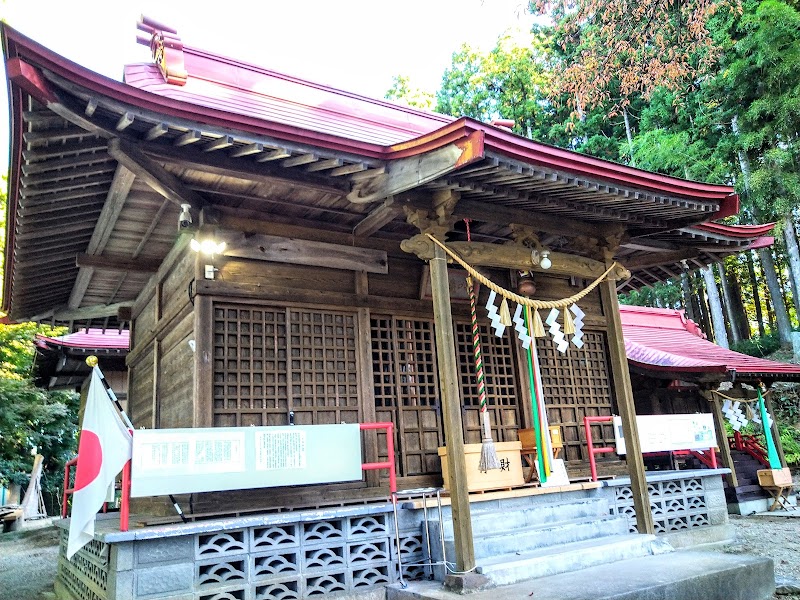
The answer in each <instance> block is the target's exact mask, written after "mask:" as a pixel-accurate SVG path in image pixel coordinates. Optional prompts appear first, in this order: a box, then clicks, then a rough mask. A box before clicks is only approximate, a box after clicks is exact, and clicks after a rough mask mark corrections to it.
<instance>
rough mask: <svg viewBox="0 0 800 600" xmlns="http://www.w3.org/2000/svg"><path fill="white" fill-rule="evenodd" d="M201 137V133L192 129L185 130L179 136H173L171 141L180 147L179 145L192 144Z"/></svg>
mask: <svg viewBox="0 0 800 600" xmlns="http://www.w3.org/2000/svg"><path fill="white" fill-rule="evenodd" d="M202 139H203V134H202V133H200V132H199V131H197V130H196V129H192V130H191V131H187V132H186V133H184V134H183V135H181V136H178V137H177V138H175V141H174V142H173V145H174V146H177V147H179V148H180V147H181V146H188V145H189V144H194V143H196V142H199V141H200V140H202Z"/></svg>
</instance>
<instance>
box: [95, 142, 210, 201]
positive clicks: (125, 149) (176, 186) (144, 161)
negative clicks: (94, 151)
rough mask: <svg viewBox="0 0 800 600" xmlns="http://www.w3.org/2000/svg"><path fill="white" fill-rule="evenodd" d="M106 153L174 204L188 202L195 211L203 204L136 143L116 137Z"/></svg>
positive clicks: (196, 195) (198, 197)
mask: <svg viewBox="0 0 800 600" xmlns="http://www.w3.org/2000/svg"><path fill="white" fill-rule="evenodd" d="M108 153H109V154H110V155H111V156H113V157H114V158H115V159H116V160H117V161H118V162H119V163H120V164H121V165H123V166H125V168H127V169H129V170H130V171H131V172H133V173H134V174H135V175H136V176H137V177H139V178H140V179H142V181H144V182H145V183H147V185H149V186H150V187H151V188H153V189H154V190H155V191H156V192H158V193H159V194H161V195H162V196H164V197H165V198H167V199H168V200H171V201H172V202H174V203H175V204H177V205H181V204H188V205H189V206H191V207H192V208H193V209H194V210H196V211H199V210H200V209H202V208H203V206H204V205H205V201H204V200H203V199H202V198H201V197H200V196H199V195H198V194H197V193H195V192H193V191H192V190H190V189H187V188H186V187H184V185H183V183H182V182H181V181H180V180H179V179H178V178H177V177H175V176H174V175H173V174H172V173H170V172H169V171H167V170H166V169H165V168H164V167H162V166H161V165H160V164H158V163H157V162H155V161H154V160H153V159H151V158H149V157H148V156H146V155H145V154H144V153H143V152H142V150H141V148H140V147H139V146H138V145H134V144H133V143H131V142H128V141H123V140H121V139H119V138H116V139H113V140H111V142H109V144H108Z"/></svg>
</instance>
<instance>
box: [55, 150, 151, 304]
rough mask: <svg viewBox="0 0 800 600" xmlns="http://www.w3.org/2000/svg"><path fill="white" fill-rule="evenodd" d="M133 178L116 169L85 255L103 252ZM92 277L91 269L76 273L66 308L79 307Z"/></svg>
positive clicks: (132, 174) (130, 172) (129, 171)
mask: <svg viewBox="0 0 800 600" xmlns="http://www.w3.org/2000/svg"><path fill="white" fill-rule="evenodd" d="M135 177H136V176H135V175H134V173H133V172H132V171H131V170H129V169H128V168H126V167H125V166H123V165H119V166H118V167H117V172H116V173H115V174H114V180H113V181H112V182H111V187H110V188H109V190H108V194H107V195H106V201H105V203H104V204H103V210H102V211H101V212H100V217H99V218H98V220H97V225H95V228H94V232H93V233H92V238H91V240H89V245H88V246H87V248H86V253H87V254H101V253H102V252H103V249H104V248H105V247H106V244H107V243H108V240H109V238H110V237H111V233H112V232H113V231H114V226H115V225H116V223H117V219H119V215H120V213H121V212H122V207H123V206H124V205H125V200H126V199H127V198H128V192H130V189H131V186H132V185H133V180H134V179H135ZM93 275H94V269H93V268H91V267H81V269H80V270H79V271H78V276H77V277H76V279H75V284H74V285H73V286H72V292H71V293H70V295H69V300H68V302H67V306H68V307H69V308H70V309H76V308H78V307H79V306H80V305H81V302H83V297H84V296H85V295H86V290H87V289H88V288H89V283H90V282H91V280H92V276H93Z"/></svg>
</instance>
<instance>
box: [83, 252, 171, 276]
mask: <svg viewBox="0 0 800 600" xmlns="http://www.w3.org/2000/svg"><path fill="white" fill-rule="evenodd" d="M160 264H161V261H160V260H144V259H141V258H140V259H136V260H131V259H127V258H111V257H107V256H97V255H94V254H78V255H76V256H75V265H76V266H78V267H89V268H92V269H98V270H100V271H117V272H124V273H128V272H131V273H155V272H156V271H158V266H159V265H160Z"/></svg>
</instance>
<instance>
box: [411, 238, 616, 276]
mask: <svg viewBox="0 0 800 600" xmlns="http://www.w3.org/2000/svg"><path fill="white" fill-rule="evenodd" d="M434 247H435V244H434V243H433V242H432V241H431V240H430V238H428V237H427V236H425V235H422V234H420V235H415V236H414V237H413V238H410V239H407V240H403V241H402V242H401V243H400V248H402V249H403V250H404V251H405V252H409V253H411V254H415V255H417V256H418V257H419V258H421V259H422V260H430V259H431V258H433V256H434ZM447 247H448V248H449V249H450V250H452V251H453V252H455V253H456V254H457V255H458V256H460V257H461V258H462V259H464V261H465V262H467V263H469V264H470V265H471V266H473V267H497V268H503V269H516V270H520V271H536V272H539V273H550V274H554V275H570V276H573V277H580V278H582V279H597V278H598V277H600V275H602V274H603V273H604V272H605V270H606V268H607V267H606V265H605V264H604V263H601V262H600V261H597V260H592V259H591V258H584V257H582V256H575V255H573V254H565V253H563V252H551V253H550V254H549V258H550V262H551V263H552V265H551V267H550V268H549V269H543V268H542V267H541V266H539V265H538V264H534V263H533V260H532V257H531V249H530V248H528V247H527V246H521V245H517V244H505V245H500V244H489V243H486V242H448V243H447ZM612 276H613V277H614V278H618V279H625V278H626V277H628V276H629V273H628V272H627V270H626V269H625V268H624V267H622V266H621V265H618V267H617V269H615V270H614V272H613V273H612Z"/></svg>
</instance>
